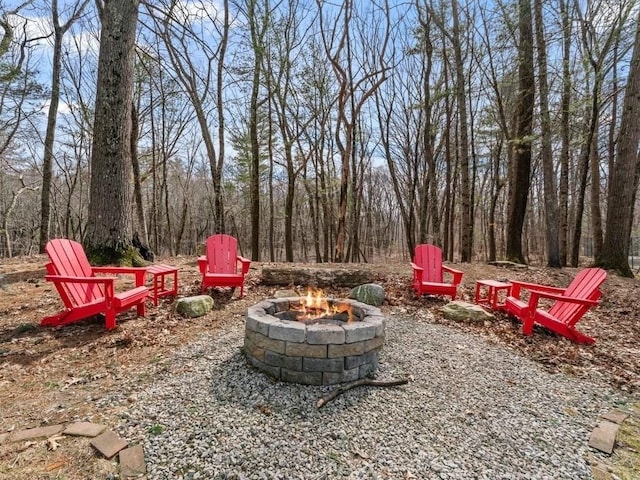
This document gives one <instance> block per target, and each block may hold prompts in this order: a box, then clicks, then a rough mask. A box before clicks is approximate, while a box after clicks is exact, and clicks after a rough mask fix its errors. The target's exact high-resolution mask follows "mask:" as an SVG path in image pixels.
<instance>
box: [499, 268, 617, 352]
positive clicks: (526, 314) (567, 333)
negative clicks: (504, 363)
mask: <svg viewBox="0 0 640 480" xmlns="http://www.w3.org/2000/svg"><path fill="white" fill-rule="evenodd" d="M606 278H607V272H605V271H604V270H602V269H601V268H585V269H584V270H581V271H580V272H579V273H578V275H576V277H575V278H574V279H573V281H572V282H571V283H570V284H569V286H568V287H567V288H557V287H549V286H546V285H537V284H535V283H526V282H519V281H516V280H511V281H510V283H511V284H512V286H511V291H510V293H509V296H508V297H507V298H506V301H505V309H506V310H507V312H508V313H510V314H512V315H513V316H515V317H516V318H518V319H519V320H520V321H522V333H524V334H525V335H531V332H532V331H533V325H534V324H535V323H537V324H538V325H541V326H543V327H545V328H548V329H549V330H552V331H554V332H556V333H558V334H560V335H562V336H564V337H567V338H569V339H570V340H573V341H574V342H577V343H588V344H593V343H595V339H593V338H591V337H589V336H587V335H585V334H584V333H581V332H579V331H578V330H576V328H575V325H576V323H578V321H580V319H581V318H582V316H583V315H584V314H585V313H586V312H587V310H589V308H591V307H595V306H596V305H598V299H599V298H600V296H601V295H602V292H600V285H602V283H603V282H604V281H605V280H606ZM526 290H528V291H529V299H528V300H526V299H524V297H523V293H524V292H523V291H526ZM540 299H548V300H553V301H554V303H553V305H551V307H550V308H549V309H548V310H544V309H542V308H540V307H538V302H539V300H540Z"/></svg>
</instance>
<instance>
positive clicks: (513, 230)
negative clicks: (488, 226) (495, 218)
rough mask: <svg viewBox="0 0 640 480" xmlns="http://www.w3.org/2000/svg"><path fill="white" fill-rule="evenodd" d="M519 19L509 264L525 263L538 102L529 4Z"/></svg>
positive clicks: (522, 4) (522, 3) (525, 0)
mask: <svg viewBox="0 0 640 480" xmlns="http://www.w3.org/2000/svg"><path fill="white" fill-rule="evenodd" d="M518 18H519V32H520V41H519V45H518V83H519V92H518V99H517V106H516V118H515V138H513V139H512V141H511V143H512V146H511V148H512V151H513V156H512V162H513V165H512V168H511V169H510V174H511V175H510V179H509V180H510V181H509V187H510V191H509V213H508V219H507V221H508V225H507V246H506V247H507V251H506V254H507V260H509V261H512V262H516V263H525V259H524V255H523V253H522V229H523V227H524V219H525V214H526V211H527V199H528V196H529V186H530V176H531V140H532V133H533V130H532V124H533V108H534V102H535V78H534V69H533V31H532V26H531V2H530V0H519V2H518Z"/></svg>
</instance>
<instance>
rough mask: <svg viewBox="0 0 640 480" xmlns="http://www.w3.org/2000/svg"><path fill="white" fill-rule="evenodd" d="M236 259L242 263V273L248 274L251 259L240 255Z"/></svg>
mask: <svg viewBox="0 0 640 480" xmlns="http://www.w3.org/2000/svg"><path fill="white" fill-rule="evenodd" d="M236 261H237V262H240V263H241V264H242V275H246V274H247V273H248V272H249V267H251V260H249V259H248V258H245V257H241V256H240V255H238V256H237V257H236Z"/></svg>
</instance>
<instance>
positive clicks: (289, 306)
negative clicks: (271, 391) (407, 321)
mask: <svg viewBox="0 0 640 480" xmlns="http://www.w3.org/2000/svg"><path fill="white" fill-rule="evenodd" d="M326 300H327V302H328V304H329V305H330V306H331V307H336V308H335V309H336V310H339V311H344V310H346V309H348V308H349V307H350V310H351V315H349V314H347V313H346V312H343V313H339V314H332V315H330V316H328V317H323V318H320V319H315V320H304V321H297V320H293V318H296V314H295V313H294V312H296V311H297V309H299V308H300V306H301V304H302V302H303V301H304V299H303V298H299V297H295V298H279V299H269V300H265V301H263V302H260V303H258V304H257V305H254V306H252V307H249V309H248V311H247V321H246V329H245V339H244V351H245V354H246V356H247V359H248V361H249V363H251V365H253V366H254V367H256V368H258V369H259V370H261V371H263V372H265V373H267V374H269V375H271V376H272V377H274V378H276V379H278V380H283V381H285V382H293V383H302V384H307V385H331V384H335V383H341V382H350V381H353V380H358V379H360V378H364V377H366V376H367V375H369V374H370V373H372V372H373V371H375V370H376V368H377V367H378V350H379V349H380V348H381V347H382V344H383V341H384V328H385V317H384V316H383V315H382V313H381V312H380V310H379V309H378V308H376V307H372V306H371V305H367V304H365V303H361V302H356V301H353V300H342V299H341V300H336V299H326ZM349 317H351V321H349Z"/></svg>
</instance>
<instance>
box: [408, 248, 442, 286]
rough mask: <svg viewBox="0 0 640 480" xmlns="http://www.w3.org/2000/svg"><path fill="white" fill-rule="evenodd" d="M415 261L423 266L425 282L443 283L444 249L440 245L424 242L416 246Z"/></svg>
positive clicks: (423, 279)
mask: <svg viewBox="0 0 640 480" xmlns="http://www.w3.org/2000/svg"><path fill="white" fill-rule="evenodd" d="M413 263H415V264H416V265H417V266H419V267H421V268H422V269H423V270H424V271H423V272H422V281H423V282H434V283H442V250H441V249H440V247H436V246H435V245H430V244H428V243H423V244H421V245H417V246H416V251H415V254H414V256H413Z"/></svg>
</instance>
